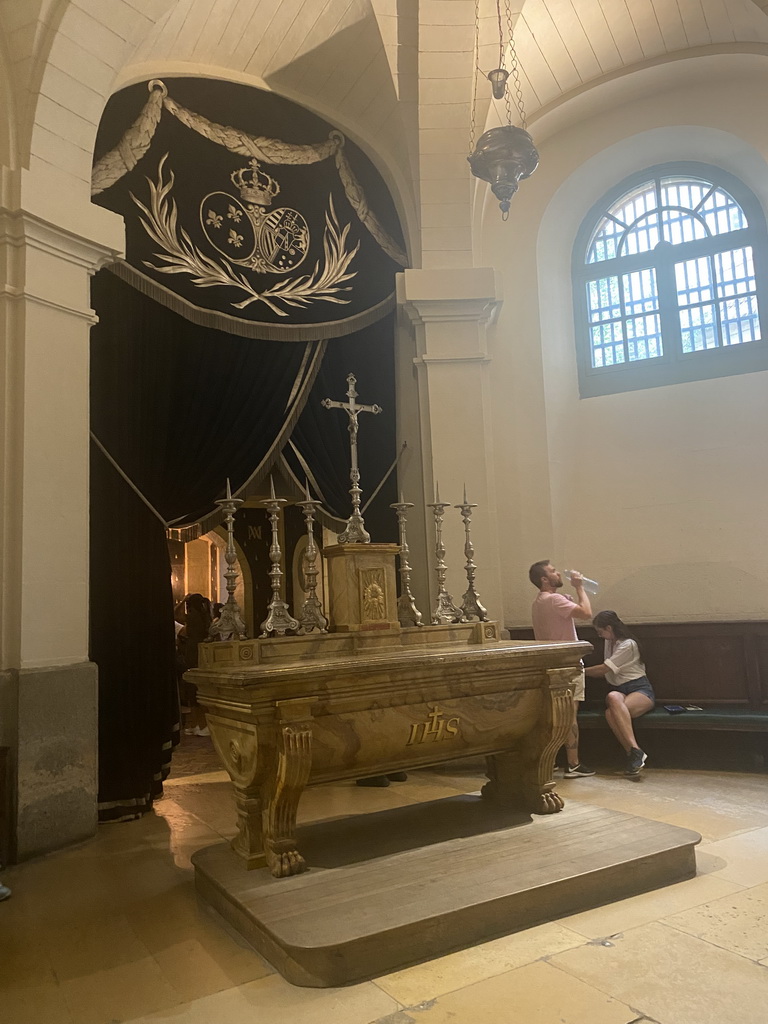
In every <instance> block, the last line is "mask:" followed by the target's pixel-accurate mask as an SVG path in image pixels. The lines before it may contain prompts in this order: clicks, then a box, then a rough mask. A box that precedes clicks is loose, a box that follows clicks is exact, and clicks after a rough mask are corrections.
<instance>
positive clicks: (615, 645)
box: [585, 611, 656, 775]
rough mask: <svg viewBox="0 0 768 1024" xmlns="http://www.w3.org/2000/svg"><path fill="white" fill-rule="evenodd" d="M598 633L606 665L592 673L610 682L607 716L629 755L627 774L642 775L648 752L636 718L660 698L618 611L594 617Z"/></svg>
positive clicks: (595, 668)
mask: <svg viewBox="0 0 768 1024" xmlns="http://www.w3.org/2000/svg"><path fill="white" fill-rule="evenodd" d="M592 625H593V626H594V627H595V629H596V630H597V635H598V636H600V637H602V638H603V639H604V640H605V653H604V660H603V663H602V665H593V666H591V667H589V668H587V669H585V672H586V674H587V675H588V676H598V677H603V678H604V679H605V681H606V682H607V683H608V685H609V686H610V690H609V691H608V693H607V694H606V696H605V718H606V721H607V722H608V725H609V726H610V727H611V731H612V732H613V734H614V736H615V737H616V739H617V740H618V741H619V743H620V744H621V745H622V747H623V748H624V752H625V753H626V755H627V767H626V770H625V775H639V774H640V770H641V769H642V767H643V765H644V764H645V762H646V754H645V753H644V752H643V751H642V750H641V749H640V748H639V747H638V745H637V740H636V739H635V732H634V729H633V728H632V719H633V718H639V717H640V716H641V715H644V714H646V712H648V711H651V710H653V706H654V704H655V703H656V698H655V696H654V693H653V688H652V687H651V684H650V683H649V682H648V678H647V676H646V674H645V665H644V664H643V662H642V661H641V659H640V648H639V647H638V645H637V640H635V638H634V637H633V636H632V634H631V633H630V632H629V630H628V629H627V627H626V626H625V625H624V623H623V622H622V621H621V619H620V618H619V616H618V615H617V614H616V612H611V611H604V612H598V613H597V615H596V616H595V617H594V619H592Z"/></svg>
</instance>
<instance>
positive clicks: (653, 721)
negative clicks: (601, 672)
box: [579, 704, 768, 732]
mask: <svg viewBox="0 0 768 1024" xmlns="http://www.w3.org/2000/svg"><path fill="white" fill-rule="evenodd" d="M632 724H633V727H634V728H635V729H638V730H640V731H642V730H644V729H694V730H695V729H719V730H721V731H723V732H768V709H766V710H765V711H753V710H751V709H749V708H743V707H733V706H732V705H731V706H716V705H710V706H709V707H705V708H704V709H703V710H702V711H683V712H682V713H681V714H677V715H671V714H670V713H669V712H668V711H665V710H664V708H663V707H661V706H660V705H658V704H657V705H656V707H655V708H654V709H653V711H649V712H648V714H647V715H642V716H641V717H640V718H635V719H634V720H633V723H632ZM603 727H604V728H606V729H607V728H608V723H607V722H606V720H605V707H603V706H595V705H590V706H588V707H584V708H581V709H580V711H579V728H580V729H599V728H603Z"/></svg>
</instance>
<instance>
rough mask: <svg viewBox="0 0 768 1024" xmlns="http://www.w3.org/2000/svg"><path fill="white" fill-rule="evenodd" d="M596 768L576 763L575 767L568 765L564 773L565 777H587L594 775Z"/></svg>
mask: <svg viewBox="0 0 768 1024" xmlns="http://www.w3.org/2000/svg"><path fill="white" fill-rule="evenodd" d="M594 774H595V770H594V768H587V766H586V765H585V764H576V765H574V766H573V767H571V766H570V765H566V767H565V771H564V773H563V778H564V779H585V778H586V777H587V776H588V775H594Z"/></svg>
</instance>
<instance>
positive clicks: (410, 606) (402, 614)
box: [397, 593, 424, 628]
mask: <svg viewBox="0 0 768 1024" xmlns="http://www.w3.org/2000/svg"><path fill="white" fill-rule="evenodd" d="M397 618H398V621H399V622H400V625H401V626H403V628H406V627H408V626H423V625H424V623H423V622H422V621H421V612H420V611H419V609H418V608H417V607H416V601H415V599H414V596H413V594H411V593H408V594H401V595H400V597H398V599H397Z"/></svg>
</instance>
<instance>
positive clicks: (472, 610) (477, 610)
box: [454, 484, 488, 622]
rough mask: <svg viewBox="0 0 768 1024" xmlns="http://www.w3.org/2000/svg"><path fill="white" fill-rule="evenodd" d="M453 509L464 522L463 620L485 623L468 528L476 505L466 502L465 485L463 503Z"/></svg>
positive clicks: (485, 614) (465, 486)
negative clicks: (464, 587) (459, 513)
mask: <svg viewBox="0 0 768 1024" xmlns="http://www.w3.org/2000/svg"><path fill="white" fill-rule="evenodd" d="M454 508H457V509H459V511H460V512H461V518H462V519H463V520H464V538H465V539H464V554H465V556H466V559H467V563H466V565H465V566H464V571H465V572H466V574H467V583H468V586H467V591H466V593H465V594H464V596H463V598H462V600H461V610H462V612H463V613H464V618H465V619H467V620H469V619H472V618H476V619H478V620H479V621H480V622H487V621H488V612H487V611H486V610H485V608H483V606H482V605H481V604H480V598H479V596H478V593H477V591H476V590H475V572H476V571H477V566H476V565H475V562H474V556H475V549H474V547H473V546H472V538H471V536H470V526H469V523H470V520H471V519H472V509H473V508H477V505H472V504H471V503H469V502H468V501H467V485H466V484H465V485H464V501H463V502H462V503H461V505H454Z"/></svg>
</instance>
